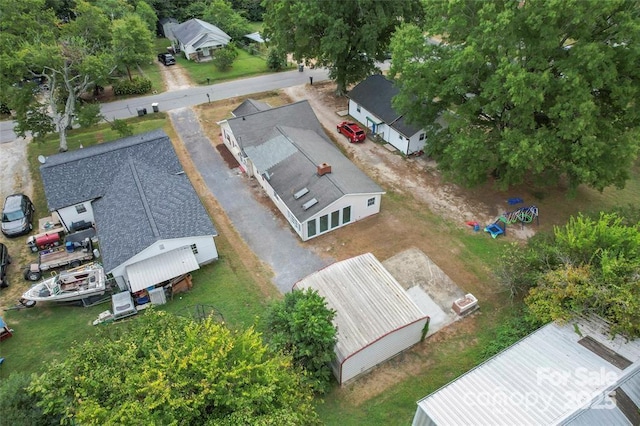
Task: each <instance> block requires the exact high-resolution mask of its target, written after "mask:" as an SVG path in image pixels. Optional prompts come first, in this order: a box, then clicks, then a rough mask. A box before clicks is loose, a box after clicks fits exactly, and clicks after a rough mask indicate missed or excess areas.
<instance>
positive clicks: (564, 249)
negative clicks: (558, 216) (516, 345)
mask: <svg viewBox="0 0 640 426" xmlns="http://www.w3.org/2000/svg"><path fill="white" fill-rule="evenodd" d="M626 211H627V212H628V213H630V214H632V215H635V217H634V216H629V217H622V216H620V215H619V214H617V213H600V214H599V215H598V216H597V217H589V216H583V215H579V216H577V217H572V218H571V219H570V220H569V222H568V223H567V224H566V225H565V226H562V227H556V228H555V229H554V232H553V234H552V235H548V236H543V237H542V238H536V239H534V240H530V241H529V242H528V243H527V246H526V247H525V248H516V247H513V248H511V249H510V250H509V253H510V255H509V256H505V257H504V258H503V259H502V262H501V267H500V268H499V271H506V272H511V273H510V274H505V273H502V274H499V275H500V276H501V277H502V278H503V281H505V282H506V283H507V284H509V285H511V286H515V285H517V286H522V287H525V288H526V289H528V295H527V297H526V298H525V302H526V303H527V305H528V307H529V311H530V312H531V313H532V314H533V315H534V316H535V317H536V318H538V319H539V320H541V321H545V322H546V321H551V320H568V319H570V318H572V317H574V316H576V315H583V314H587V315H588V314H594V313H595V314H597V315H600V316H602V317H604V318H605V319H607V320H608V321H610V322H611V323H612V324H613V331H614V332H619V333H623V334H625V335H627V336H628V337H631V338H637V337H640V224H639V223H638V221H637V211H636V212H635V213H634V212H633V210H626ZM630 219H632V220H630Z"/></svg>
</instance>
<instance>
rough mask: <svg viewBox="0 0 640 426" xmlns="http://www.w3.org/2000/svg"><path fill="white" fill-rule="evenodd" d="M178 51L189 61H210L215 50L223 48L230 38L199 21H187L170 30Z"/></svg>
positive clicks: (210, 25) (206, 23)
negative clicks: (177, 45) (178, 46)
mask: <svg viewBox="0 0 640 426" xmlns="http://www.w3.org/2000/svg"><path fill="white" fill-rule="evenodd" d="M172 32H173V36H174V37H175V39H176V40H177V41H178V43H179V45H180V50H182V52H184V56H185V57H186V58H187V59H188V60H190V61H202V60H207V59H211V56H212V52H213V51H214V50H215V49H220V48H223V47H225V46H226V45H227V44H229V42H230V41H231V37H230V36H229V35H228V34H227V33H225V32H224V31H222V30H221V29H220V28H218V27H216V26H215V25H212V24H210V23H208V22H205V21H202V20H200V19H189V20H188V21H186V22H183V23H181V24H180V25H176V26H175V27H173V28H172Z"/></svg>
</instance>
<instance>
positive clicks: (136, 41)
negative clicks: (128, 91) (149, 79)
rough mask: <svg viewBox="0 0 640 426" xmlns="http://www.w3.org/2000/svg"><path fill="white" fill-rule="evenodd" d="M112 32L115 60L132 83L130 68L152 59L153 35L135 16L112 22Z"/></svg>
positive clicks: (138, 17)
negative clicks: (124, 70)
mask: <svg viewBox="0 0 640 426" xmlns="http://www.w3.org/2000/svg"><path fill="white" fill-rule="evenodd" d="M112 31H113V39H112V45H113V54H114V57H115V60H116V62H117V63H118V64H122V65H124V66H125V68H126V69H127V75H128V76H129V81H132V80H133V76H132V75H131V68H132V67H136V66H138V65H139V64H141V63H144V62H149V61H150V60H152V59H153V34H152V33H151V31H149V29H148V28H147V25H146V24H145V22H144V21H143V20H142V18H140V16H138V15H136V14H131V15H127V16H125V17H124V18H122V19H118V20H116V21H113V29H112Z"/></svg>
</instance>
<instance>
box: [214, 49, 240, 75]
mask: <svg viewBox="0 0 640 426" xmlns="http://www.w3.org/2000/svg"><path fill="white" fill-rule="evenodd" d="M238 55H239V53H238V49H236V47H235V46H234V45H233V43H229V44H227V45H226V46H225V47H223V48H220V49H216V50H215V52H214V53H213V64H214V65H215V66H216V68H218V70H220V71H227V70H229V69H230V68H231V66H232V65H233V61H235V60H236V58H237V57H238Z"/></svg>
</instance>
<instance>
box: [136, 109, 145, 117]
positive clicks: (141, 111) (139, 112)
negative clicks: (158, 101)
mask: <svg viewBox="0 0 640 426" xmlns="http://www.w3.org/2000/svg"><path fill="white" fill-rule="evenodd" d="M137 111H138V117H142V116H143V115H144V114H145V111H144V109H143V108H138V109H137Z"/></svg>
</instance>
